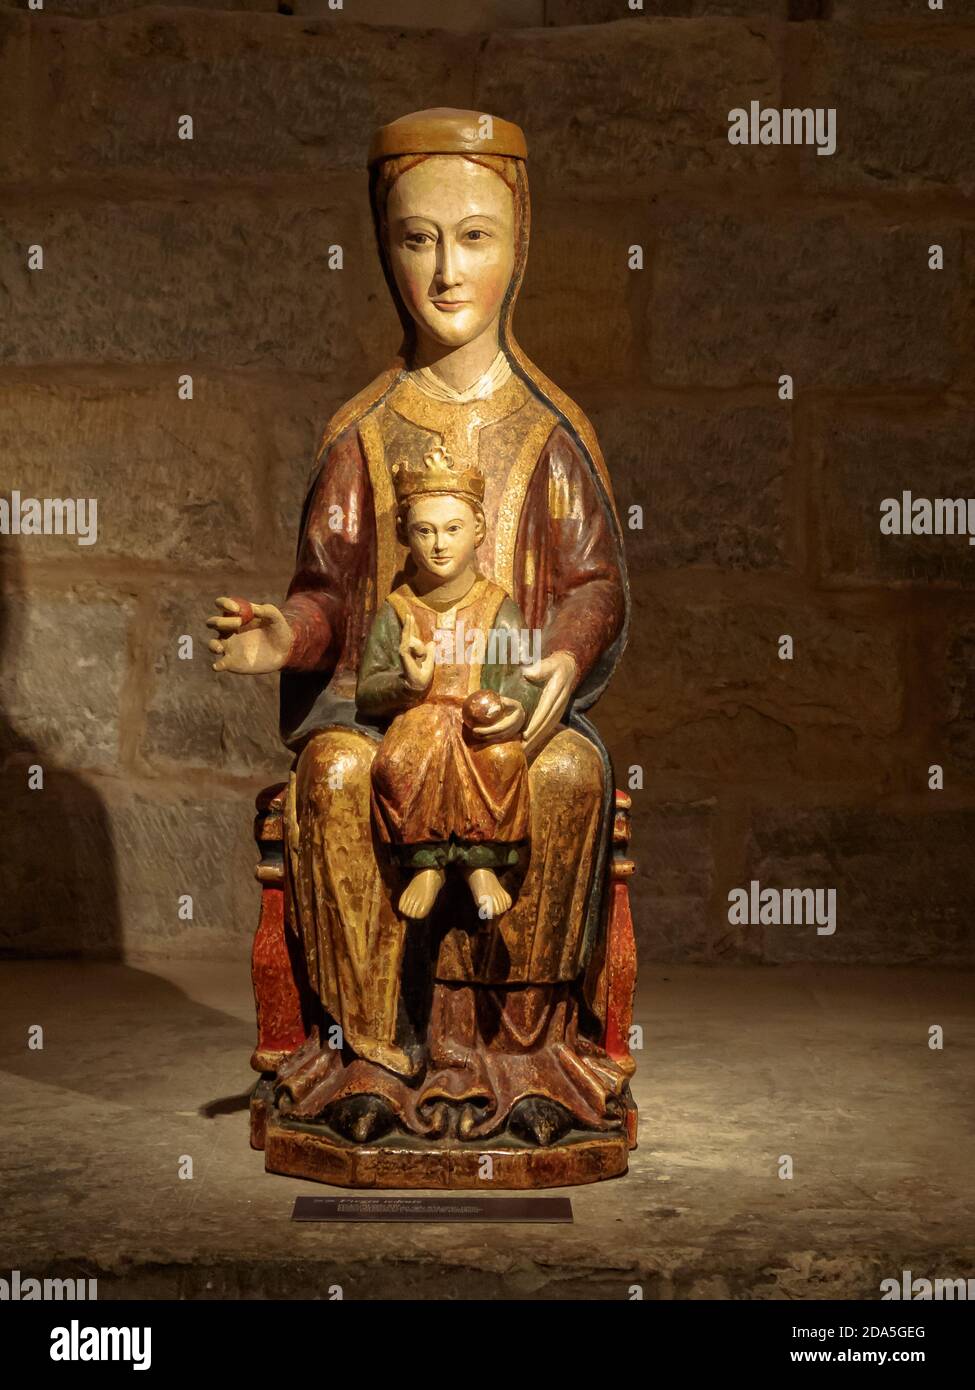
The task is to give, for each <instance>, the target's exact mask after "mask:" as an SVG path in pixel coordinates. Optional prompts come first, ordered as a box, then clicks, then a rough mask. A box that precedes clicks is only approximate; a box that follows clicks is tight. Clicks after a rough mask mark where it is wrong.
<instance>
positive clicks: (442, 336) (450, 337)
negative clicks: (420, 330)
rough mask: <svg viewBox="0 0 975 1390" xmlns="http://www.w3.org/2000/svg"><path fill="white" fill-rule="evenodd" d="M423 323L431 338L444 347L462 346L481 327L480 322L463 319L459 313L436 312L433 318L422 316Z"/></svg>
mask: <svg viewBox="0 0 975 1390" xmlns="http://www.w3.org/2000/svg"><path fill="white" fill-rule="evenodd" d="M434 312H436V310H435V311H434ZM423 323H424V327H425V328H426V329H427V332H428V333H429V334H430V336H431V338H433V339H434V340H435V341H436V342H438V343H442V344H443V346H444V347H463V346H464V344H465V343H469V342H472V341H473V339H475V338H476V337H477V336H478V334H479V333H480V332H481V328H482V327H483V325H482V324H477V323H471V321H470V320H469V319H466V320H465V319H463V318H462V317H461V315H459V314H442V315H441V314H438V315H437V317H436V318H435V319H429V318H427V317H426V316H424V319H423Z"/></svg>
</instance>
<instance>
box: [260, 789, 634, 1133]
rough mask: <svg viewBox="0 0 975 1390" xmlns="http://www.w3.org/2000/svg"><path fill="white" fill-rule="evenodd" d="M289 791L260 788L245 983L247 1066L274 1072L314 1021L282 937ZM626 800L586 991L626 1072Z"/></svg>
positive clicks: (293, 950)
mask: <svg viewBox="0 0 975 1390" xmlns="http://www.w3.org/2000/svg"><path fill="white" fill-rule="evenodd" d="M287 790H288V789H287V785H286V784H285V783H283V782H279V783H278V784H277V785H276V786H273V787H266V788H265V790H264V791H262V792H261V793H260V795H259V796H258V798H257V815H256V817H255V820H254V835H255V838H256V840H257V845H258V849H259V850H260V852H261V859H260V863H259V864H258V866H257V870H256V876H257V880H258V882H259V883H260V885H261V915H260V919H259V921H258V925H257V932H256V934H255V937H254V950H253V955H252V958H251V978H252V980H253V983H254V1000H255V1004H256V1007H257V1046H256V1048H255V1049H254V1051H253V1053H252V1055H251V1066H252V1067H253V1068H254V1070H255V1071H258V1072H262V1073H264V1072H274V1071H276V1070H277V1068H278V1066H279V1065H280V1063H281V1062H282V1061H283V1059H284V1058H285V1057H287V1056H289V1055H290V1054H291V1053H292V1052H294V1051H295V1050H296V1049H297V1048H299V1047H300V1046H301V1044H302V1043H303V1042H305V1040H306V1038H307V1037H308V1033H309V1029H310V1027H311V1025H312V1021H313V1018H314V1001H313V999H312V996H311V991H310V990H309V987H308V983H307V980H306V979H305V973H304V971H305V965H304V958H303V956H302V955H301V952H300V950H299V948H298V944H297V941H296V938H295V934H294V932H292V931H289V930H287V924H286V921H285V913H286V911H287V904H286V901H285V891H284V834H285V831H284V806H285V798H286V794H287ZM631 804H632V803H631V800H630V798H629V797H628V796H627V794H626V793H625V792H621V791H617V792H616V805H615V813H614V820H613V857H612V860H611V862H610V868H609V875H610V882H609V908H608V911H609V920H608V922H607V928H606V940H605V949H604V951H603V952H602V955H601V959H600V961H599V962H598V963H597V964H596V966H595V969H594V971H593V972H592V980H591V986H590V990H589V994H590V998H591V1002H592V1004H593V1006H594V1008H595V1012H596V1014H597V1015H598V1017H599V1018H600V1019H602V1020H604V1027H603V1034H602V1037H601V1038H600V1039H599V1041H600V1043H601V1045H602V1046H603V1047H604V1048H605V1049H606V1051H607V1052H608V1053H609V1055H610V1056H611V1057H613V1058H614V1059H615V1060H616V1061H618V1062H621V1063H622V1064H623V1065H624V1066H625V1067H626V1068H627V1069H632V1067H633V1060H632V1058H631V1056H630V1048H629V1036H630V1024H631V1022H632V1019H633V992H634V988H635V985H636V943H635V941H634V936H633V918H632V916H631V915H630V894H629V882H628V880H629V878H630V876H631V875H632V873H633V870H634V865H633V863H632V861H631V860H630V859H628V858H627V857H626V851H627V847H628V845H629V840H630V806H631ZM636 1119H637V1114H636V1107H635V1106H632V1105H631V1106H630V1108H629V1109H628V1111H627V1127H628V1132H629V1140H630V1147H631V1148H632V1147H634V1146H635V1145H636Z"/></svg>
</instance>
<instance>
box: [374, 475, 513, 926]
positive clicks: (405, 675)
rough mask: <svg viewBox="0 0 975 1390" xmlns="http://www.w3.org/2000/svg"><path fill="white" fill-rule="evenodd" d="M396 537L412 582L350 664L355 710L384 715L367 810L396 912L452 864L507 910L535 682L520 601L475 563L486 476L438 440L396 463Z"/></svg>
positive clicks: (422, 895)
mask: <svg viewBox="0 0 975 1390" xmlns="http://www.w3.org/2000/svg"><path fill="white" fill-rule="evenodd" d="M392 475H393V485H394V488H395V493H396V504H397V520H396V525H397V534H398V536H399V539H400V541H401V543H403V544H404V545H407V546H408V547H409V550H410V554H411V555H412V557H413V566H412V573H411V578H410V579H409V581H408V582H406V583H403V584H401V585H400V586H399V587H398V588H397V589H394V590H393V592H392V593H391V594H390V595H389V597H388V599H387V600H386V602H385V603H384V604H383V606H382V607H381V609H380V610H379V613H378V614H377V616H376V619H375V622H374V623H373V625H372V630H371V632H370V634H369V638H368V641H367V643H366V649H365V653H364V655H363V659H362V664H361V666H360V669H359V680H358V686H357V689H356V703H357V706H358V709H359V713H360V716H361V717H363V718H365V719H369V720H373V721H375V720H383V721H385V720H387V719H389V720H391V721H392V722H391V723H390V724H389V726H388V728H387V730H386V732H385V735H384V737H383V740H382V744H381V746H380V749H379V752H378V753H377V755H376V758H375V760H374V761H373V765H372V815H373V821H374V824H375V827H376V832H377V834H378V836H379V838H380V840H382V841H383V842H384V843H385V844H387V845H389V846H390V847H391V849H392V851H393V854H394V856H395V858H396V860H397V861H398V863H399V865H400V866H401V867H402V868H403V869H404V870H405V871H406V872H408V873H409V874H410V875H411V877H410V882H409V883H408V884H407V886H406V887H405V889H404V890H403V893H402V894H401V896H400V899H399V910H400V912H401V913H402V914H403V916H404V917H411V918H417V919H418V918H423V917H426V916H427V915H428V914H429V913H430V911H431V910H432V908H433V905H434V903H435V902H436V900H437V895H438V894H439V892H440V890H441V888H442V887H443V885H444V881H445V876H446V870H447V866H448V865H450V864H455V865H456V866H457V868H458V870H459V871H460V872H461V873H462V874H463V875H464V877H465V879H466V881H467V884H468V886H469V888H470V891H471V893H472V895H473V897H474V901H475V903H476V904H477V907H478V910H479V913H480V915H481V916H482V917H484V918H488V917H497V916H500V915H501V913H503V912H507V910H508V909H509V908H510V906H511V895H510V894H509V893H508V892H507V891H506V889H505V888H504V887H503V886H502V884H501V882H500V880H499V878H498V871H499V870H503V869H505V868H507V867H509V866H514V865H516V864H518V863H519V860H520V858H521V855H522V852H523V851H524V849H525V847H526V846H527V844H528V841H529V837H530V824H529V792H528V765H527V763H526V760H525V750H524V745H523V743H522V740H521V737H520V733H521V729H522V727H523V726H524V724H525V721H526V719H527V718H528V717H529V716H530V715H531V713H532V712H533V710H534V709H535V705H536V704H537V702H538V698H539V694H540V690H539V688H538V686H536V685H532V684H531V683H530V682H529V681H528V680H527V679H526V678H525V676H524V675H523V674H522V665H523V664H528V663H530V662H531V661H533V660H535V659H537V654H530V653H529V651H528V650H526V648H527V647H528V646H529V645H530V643H529V641H528V634H527V633H526V632H525V631H524V619H523V617H522V615H521V612H520V610H519V608H518V606H517V604H516V603H514V601H513V600H512V599H511V598H510V597H509V596H508V594H507V593H506V592H505V591H504V589H502V588H501V587H500V585H498V584H494V583H492V581H491V580H489V579H485V578H484V577H483V576H482V575H480V574H479V573H478V570H477V565H476V552H477V548H478V546H479V545H480V544H481V542H482V541H483V539H484V534H485V526H484V512H483V507H482V503H483V499H484V477H483V475H482V474H481V473H480V472H479V471H478V470H476V469H466V468H465V469H461V468H459V467H455V465H454V464H453V462H452V460H451V458H450V457H449V455H448V454H447V453H446V451H445V450H444V449H442V448H438V449H435V450H434V451H433V452H432V453H430V454H427V455H426V456H425V458H424V460H423V462H422V464H420V465H411V464H409V463H402V464H396V465H394V466H393V469H392Z"/></svg>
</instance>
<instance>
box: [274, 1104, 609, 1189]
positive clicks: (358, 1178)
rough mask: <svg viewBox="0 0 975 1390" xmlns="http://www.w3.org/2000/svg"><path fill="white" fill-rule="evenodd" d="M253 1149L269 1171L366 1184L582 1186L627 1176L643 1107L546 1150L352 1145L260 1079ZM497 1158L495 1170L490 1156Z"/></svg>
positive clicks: (486, 1144) (423, 1143)
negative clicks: (297, 1113) (290, 1107)
mask: <svg viewBox="0 0 975 1390" xmlns="http://www.w3.org/2000/svg"><path fill="white" fill-rule="evenodd" d="M250 1113H251V1147H252V1148H254V1149H263V1150H264V1167H265V1168H266V1170H267V1171H268V1172H269V1173H281V1174H283V1175H284V1176H286V1177H291V1178H305V1179H306V1180H307V1181H309V1182H324V1183H330V1184H331V1185H332V1186H334V1187H361V1188H383V1187H389V1188H433V1189H445V1188H457V1189H462V1190H468V1191H470V1190H483V1189H484V1188H488V1189H491V1188H494V1189H496V1190H499V1189H504V1188H508V1189H513V1190H520V1191H526V1190H531V1189H534V1188H542V1187H577V1186H580V1185H582V1184H583V1183H591V1182H602V1181H603V1180H604V1179H605V1178H617V1177H620V1176H621V1175H622V1174H623V1173H625V1172H626V1170H627V1155H628V1152H629V1149H630V1148H631V1147H633V1145H635V1142H636V1107H635V1106H634V1105H633V1104H632V1101H631V1102H630V1108H629V1109H628V1111H627V1116H626V1120H627V1124H626V1129H625V1130H621V1131H620V1132H619V1133H615V1134H596V1133H593V1132H592V1131H591V1130H575V1131H573V1132H572V1133H570V1134H568V1135H567V1136H566V1137H565V1139H563V1140H561V1141H560V1142H559V1143H557V1144H551V1145H549V1147H547V1148H539V1147H537V1146H536V1145H533V1144H528V1143H524V1142H522V1141H520V1140H518V1139H514V1138H511V1137H509V1136H507V1135H504V1136H500V1137H499V1138H498V1139H493V1140H481V1141H480V1142H474V1143H466V1144H465V1143H463V1142H460V1141H458V1140H450V1141H431V1140H424V1139H419V1138H415V1137H412V1136H409V1135H404V1134H388V1135H385V1136H384V1137H383V1138H382V1139H378V1140H375V1141H372V1142H368V1143H365V1144H353V1143H352V1142H351V1141H349V1140H348V1139H345V1138H343V1137H342V1136H341V1135H339V1134H336V1133H335V1132H334V1130H331V1129H329V1128H328V1126H327V1125H322V1124H318V1125H316V1124H309V1123H307V1122H306V1121H295V1120H289V1119H287V1118H286V1117H285V1116H283V1115H279V1114H278V1111H277V1109H276V1108H275V1105H274V1098H273V1094H272V1082H271V1079H270V1078H268V1077H262V1078H261V1080H260V1081H258V1083H257V1085H256V1087H255V1088H254V1092H253V1094H252V1096H251V1107H250ZM486 1157H490V1159H491V1176H490V1177H487V1175H486V1174H485V1171H484V1167H485V1165H484V1159H485V1158H486Z"/></svg>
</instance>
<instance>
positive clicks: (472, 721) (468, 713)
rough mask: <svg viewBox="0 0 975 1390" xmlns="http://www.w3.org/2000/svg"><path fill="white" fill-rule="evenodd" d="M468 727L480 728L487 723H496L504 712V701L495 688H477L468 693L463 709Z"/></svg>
mask: <svg viewBox="0 0 975 1390" xmlns="http://www.w3.org/2000/svg"><path fill="white" fill-rule="evenodd" d="M461 713H462V716H463V720H464V724H465V725H466V727H467V728H468V729H479V728H481V727H482V726H484V725H486V724H494V723H495V722H496V721H497V720H498V719H500V718H501V716H502V714H503V713H504V702H503V701H502V699H501V696H500V695H498V694H497V693H496V692H495V691H493V690H475V691H474V694H473V695H468V697H467V699H466V700H465V701H464V708H463V710H462V711H461Z"/></svg>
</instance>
